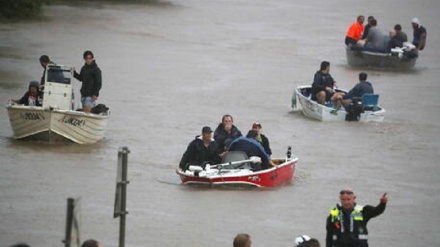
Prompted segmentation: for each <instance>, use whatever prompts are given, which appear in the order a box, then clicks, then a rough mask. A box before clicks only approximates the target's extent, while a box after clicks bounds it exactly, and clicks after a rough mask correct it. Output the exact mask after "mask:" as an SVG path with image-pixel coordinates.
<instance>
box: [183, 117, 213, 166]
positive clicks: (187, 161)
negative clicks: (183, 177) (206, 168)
mask: <svg viewBox="0 0 440 247" xmlns="http://www.w3.org/2000/svg"><path fill="white" fill-rule="evenodd" d="M217 151H218V147H217V143H216V142H215V141H214V139H213V138H212V130H211V128H210V127H209V126H205V127H203V128H202V135H197V136H196V138H195V139H194V140H193V141H191V142H190V144H189V145H188V148H187V149H186V151H185V153H184V154H183V156H182V159H181V160H180V163H179V167H180V168H181V169H182V170H186V168H187V167H188V166H190V165H197V166H203V165H205V164H206V163H210V164H218V163H220V161H221V158H220V156H219V155H218V152H217Z"/></svg>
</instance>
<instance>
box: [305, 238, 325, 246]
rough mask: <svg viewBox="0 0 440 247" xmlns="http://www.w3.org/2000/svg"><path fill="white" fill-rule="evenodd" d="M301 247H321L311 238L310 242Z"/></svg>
mask: <svg viewBox="0 0 440 247" xmlns="http://www.w3.org/2000/svg"><path fill="white" fill-rule="evenodd" d="M301 247H321V245H320V244H319V241H318V240H317V239H316V238H311V239H310V240H308V241H306V242H304V243H303V245H301Z"/></svg>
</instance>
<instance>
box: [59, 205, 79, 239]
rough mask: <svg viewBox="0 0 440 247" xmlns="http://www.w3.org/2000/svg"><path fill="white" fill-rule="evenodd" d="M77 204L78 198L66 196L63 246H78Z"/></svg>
mask: <svg viewBox="0 0 440 247" xmlns="http://www.w3.org/2000/svg"><path fill="white" fill-rule="evenodd" d="M79 204H80V199H79V198H77V199H73V198H67V214H66V235H65V238H64V240H63V243H64V247H79V245H80V229H79V228H80V222H79V214H80V212H79V211H80V209H79Z"/></svg>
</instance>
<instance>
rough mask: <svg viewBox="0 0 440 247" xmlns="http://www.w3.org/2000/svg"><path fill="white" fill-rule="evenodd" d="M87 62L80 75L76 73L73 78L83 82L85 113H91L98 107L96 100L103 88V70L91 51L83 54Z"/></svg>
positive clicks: (82, 91)
mask: <svg viewBox="0 0 440 247" xmlns="http://www.w3.org/2000/svg"><path fill="white" fill-rule="evenodd" d="M83 58H84V61H85V64H84V66H83V67H82V68H81V71H80V72H79V74H78V73H77V72H76V71H74V73H73V76H74V77H75V78H76V79H77V80H78V81H81V82H82V85H81V89H80V92H81V104H82V106H83V111H84V112H90V111H91V110H92V108H93V107H95V106H96V100H98V97H99V90H101V86H102V77H101V69H99V67H98V65H97V64H96V62H95V58H94V56H93V53H92V52H91V51H85V52H84V54H83Z"/></svg>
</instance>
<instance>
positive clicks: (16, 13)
mask: <svg viewBox="0 0 440 247" xmlns="http://www.w3.org/2000/svg"><path fill="white" fill-rule="evenodd" d="M45 2H46V1H45V0H1V1H0V17H2V18H6V19H28V18H33V17H35V16H38V15H39V14H40V13H41V6H42V5H43V3H45Z"/></svg>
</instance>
